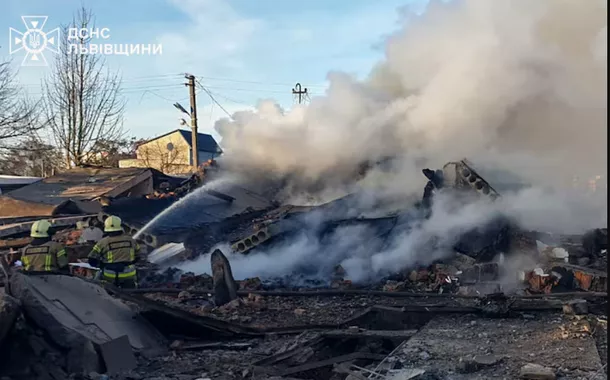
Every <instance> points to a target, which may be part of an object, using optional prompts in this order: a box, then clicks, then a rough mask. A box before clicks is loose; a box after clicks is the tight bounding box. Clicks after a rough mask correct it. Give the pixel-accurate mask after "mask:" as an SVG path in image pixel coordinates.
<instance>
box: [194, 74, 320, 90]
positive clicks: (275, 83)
mask: <svg viewBox="0 0 610 380" xmlns="http://www.w3.org/2000/svg"><path fill="white" fill-rule="evenodd" d="M197 77H199V78H203V79H209V80H217V81H222V82H234V83H251V84H264V85H268V86H292V84H290V83H278V82H261V81H252V80H238V79H230V78H218V77H208V76H204V75H197ZM207 87H209V86H207ZM308 87H319V88H326V86H324V85H308Z"/></svg>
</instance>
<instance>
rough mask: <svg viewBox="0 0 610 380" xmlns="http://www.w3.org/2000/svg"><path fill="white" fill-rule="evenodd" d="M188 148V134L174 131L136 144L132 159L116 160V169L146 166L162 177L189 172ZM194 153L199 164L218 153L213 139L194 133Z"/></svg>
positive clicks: (189, 147) (220, 152)
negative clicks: (196, 154) (134, 154)
mask: <svg viewBox="0 0 610 380" xmlns="http://www.w3.org/2000/svg"><path fill="white" fill-rule="evenodd" d="M192 149H193V144H192V135H191V131H187V130H183V129H176V130H175V131H172V132H169V133H166V134H164V135H162V136H159V137H155V138H154V139H152V140H148V141H146V142H145V143H143V144H140V146H138V148H137V149H136V158H135V159H127V160H121V161H119V167H120V168H127V167H139V168H141V167H149V168H153V169H157V170H159V171H161V172H163V173H166V174H184V173H188V172H189V171H190V170H191V165H192V161H193V160H192V157H193V155H192V154H191V151H192ZM197 151H198V161H199V163H200V164H201V163H202V162H205V161H207V160H209V159H214V158H217V157H218V156H220V155H221V154H222V150H221V149H220V147H219V146H218V144H217V143H216V140H214V137H212V136H211V135H207V134H205V133H198V134H197Z"/></svg>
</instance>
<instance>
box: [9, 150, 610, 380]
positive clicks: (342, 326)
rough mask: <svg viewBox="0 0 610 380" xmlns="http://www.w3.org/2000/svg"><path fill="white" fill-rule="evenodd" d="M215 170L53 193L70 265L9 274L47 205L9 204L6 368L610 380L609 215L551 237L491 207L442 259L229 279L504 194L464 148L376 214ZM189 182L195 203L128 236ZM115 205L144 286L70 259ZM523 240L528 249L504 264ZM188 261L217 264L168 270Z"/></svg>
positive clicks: (160, 376) (336, 379)
mask: <svg viewBox="0 0 610 380" xmlns="http://www.w3.org/2000/svg"><path fill="white" fill-rule="evenodd" d="M219 170H220V169H219V168H218V167H217V165H216V163H215V162H208V163H206V164H204V165H203V166H202V168H201V170H200V171H199V172H198V173H196V174H194V175H193V176H192V177H191V178H188V179H184V180H179V179H175V178H171V177H164V176H162V175H160V173H153V174H154V175H153V176H151V181H152V182H151V185H152V187H153V189H154V190H153V191H149V192H148V194H142V193H141V191H137V190H136V187H137V186H139V188H140V189H141V188H142V186H143V185H142V184H141V182H138V183H136V184H134V185H133V186H134V188H133V189H132V190H129V189H125V185H121V186H123V187H122V188H121V192H119V190H114V192H113V190H110V191H107V192H106V193H105V194H109V193H111V192H112V193H113V194H116V196H113V197H110V196H107V195H104V194H102V195H99V194H98V195H96V196H95V197H92V198H91V199H81V200H79V201H78V202H70V201H68V202H64V203H62V204H61V205H58V206H54V209H53V211H52V213H51V215H49V218H51V219H53V225H54V227H55V228H56V233H55V235H54V239H56V240H59V241H62V242H63V243H64V244H66V246H67V247H68V252H69V258H70V262H71V263H73V264H76V265H74V266H73V268H72V269H73V272H72V274H71V275H54V274H49V275H38V276H31V275H25V274H23V273H21V272H19V271H15V270H14V268H13V265H14V263H15V262H16V261H17V260H19V249H20V248H21V247H23V246H25V245H26V244H28V242H29V238H28V237H27V231H28V230H29V228H30V226H31V223H33V221H34V220H36V219H39V218H40V216H33V215H32V216H19V217H5V218H2V219H1V220H2V222H1V223H2V224H1V225H0V252H1V253H2V259H1V260H0V262H1V263H2V275H1V276H2V280H3V283H4V286H3V288H0V351H1V355H0V378H1V379H2V380H9V379H13V380H17V379H36V380H38V379H40V380H42V379H45V380H46V379H53V380H59V379H92V380H93V379H134V380H136V379H141V380H145V379H149V380H153V379H155V380H196V379H214V380H215V379H268V380H270V379H275V380H281V379H284V380H288V379H315V380H327V379H328V380H331V379H332V380H345V379H349V380H354V379H420V380H421V379H491V378H506V379H509V378H511V379H512V378H523V379H602V378H604V379H605V378H606V356H607V338H606V335H607V334H606V331H607V313H606V310H607V309H606V308H607V272H606V266H607V261H606V260H607V228H599V229H596V230H593V231H589V232H588V233H586V234H584V235H582V236H574V235H565V236H557V235H549V234H545V233H543V232H536V231H523V230H521V229H520V228H519V226H518V225H516V224H515V223H514V222H513V221H512V220H509V219H507V218H504V217H502V216H498V217H497V218H495V219H492V220H491V222H490V223H488V224H487V225H485V226H483V227H479V228H476V229H472V230H471V231H466V232H464V233H462V234H461V235H460V236H459V238H458V239H456V240H455V241H453V242H452V244H451V247H449V248H450V250H451V252H452V254H451V255H449V256H444V258H443V259H442V260H434V261H430V262H421V263H417V262H416V263H414V264H412V265H410V266H408V267H400V266H399V265H397V267H396V268H395V270H394V271H392V272H390V273H386V274H384V276H383V278H381V279H380V278H379V277H376V278H374V277H371V279H369V280H367V281H359V282H356V281H351V280H350V275H349V273H347V271H346V269H345V268H343V267H342V266H341V265H340V259H341V258H342V257H343V256H341V254H337V255H336V257H337V258H338V260H339V261H338V262H336V263H329V262H325V263H324V265H320V264H319V263H316V262H310V263H304V264H302V265H299V266H297V269H295V270H293V271H291V272H290V273H284V275H283V276H281V277H278V276H275V277H268V276H267V277H265V276H259V277H251V278H245V279H244V278H239V279H236V278H235V277H234V272H233V270H232V268H231V258H232V257H238V256H240V255H247V256H250V255H252V256H253V257H255V255H265V254H266V253H267V252H270V251H273V250H278V249H280V250H281V249H282V247H284V246H285V245H286V244H287V242H290V241H292V240H294V239H295V238H297V237H298V236H305V237H306V238H307V239H312V240H315V241H316V242H317V244H319V248H320V249H322V250H328V249H333V250H334V251H335V252H336V251H339V250H340V249H341V247H335V246H333V244H334V242H335V240H334V239H333V234H335V232H336V231H338V230H341V229H345V228H350V227H354V226H356V227H358V226H360V227H363V231H366V234H367V235H366V241H367V243H366V247H365V248H366V250H367V251H370V254H371V255H373V254H374V253H375V252H379V251H383V250H385V249H387V246H388V244H391V242H392V241H393V240H395V239H396V237H397V236H401V234H404V233H405V232H408V231H409V230H410V229H412V228H415V227H416V226H417V225H418V223H421V221H423V220H426V219H427V218H429V217H430V213H431V207H432V204H433V202H434V201H435V197H437V196H438V194H441V193H443V192H453V193H458V194H465V196H478V197H488V198H489V199H491V200H493V199H496V198H498V197H501V194H500V193H499V192H498V191H496V189H494V187H493V186H492V184H490V183H488V182H487V181H486V180H485V179H484V178H482V177H481V176H480V175H479V174H478V173H477V171H476V170H475V169H474V168H473V166H472V164H470V163H469V162H468V161H466V160H462V161H457V162H451V163H448V164H446V165H445V166H444V167H443V168H442V169H438V170H430V169H424V170H423V174H424V176H425V177H426V178H427V179H428V182H427V184H426V186H425V189H424V192H423V197H422V199H421V201H420V202H418V203H417V204H415V205H413V206H412V207H410V208H408V209H402V210H398V211H396V210H394V212H392V213H386V214H383V215H379V212H376V213H372V212H371V211H372V210H380V209H383V206H384V205H383V204H382V202H381V201H379V200H377V199H375V198H374V197H373V198H367V199H368V200H367V202H365V203H366V204H363V202H362V197H361V196H360V195H359V194H353V195H349V196H346V197H343V198H340V199H337V200H335V201H333V202H330V203H327V204H323V205H320V206H293V205H286V204H278V203H277V202H274V201H273V200H272V197H269V196H266V195H265V194H262V193H260V192H253V191H251V190H250V189H245V188H242V187H239V186H230V187H228V188H223V189H222V190H218V189H214V190H212V189H211V188H212V187H210V188H208V186H206V184H209V183H210V182H212V181H213V180H214V178H215V175H217V174H218V171H219ZM138 178H143V177H138ZM38 186H40V185H38ZM25 189H26V190H27V186H26V187H25ZM38 191H40V190H38ZM189 194H193V195H192V196H190V198H191V200H190V202H191V203H189V206H188V207H183V208H179V205H177V206H176V209H179V212H176V213H174V214H169V215H167V217H165V218H160V219H159V220H158V222H157V223H153V224H152V225H149V226H147V228H146V229H145V230H144V231H142V232H141V233H139V234H138V232H139V231H140V230H141V229H142V228H143V227H144V226H145V225H146V224H147V223H149V222H150V221H151V220H152V219H153V218H154V217H155V216H156V215H158V214H159V213H160V212H161V211H163V210H164V209H166V208H167V207H169V206H170V205H172V204H173V203H175V202H180V201H181V199H184V198H185V197H186V196H189ZM134 195H135V196H134ZM8 196H9V197H10V193H9V194H8ZM370 199H373V200H372V201H371V200H370ZM10 202H13V200H10ZM20 202H21V201H20ZM108 215H117V216H119V217H121V218H122V220H123V222H124V228H125V229H126V230H127V231H128V232H129V233H130V234H132V235H136V234H138V235H137V236H138V238H139V239H140V242H141V244H142V245H143V246H144V247H145V251H146V254H145V256H146V260H143V261H142V262H141V263H140V264H139V268H138V272H139V275H138V277H139V279H140V287H139V288H138V289H133V290H122V289H117V288H115V287H113V286H110V285H107V284H103V283H99V282H97V281H95V280H93V276H92V273H91V272H90V271H89V270H88V269H86V268H81V267H79V266H78V263H79V261H82V260H83V259H85V258H86V256H87V254H88V253H89V251H90V249H91V247H92V243H90V242H87V241H86V239H83V238H82V237H83V234H84V233H85V232H84V231H85V230H86V227H87V226H88V225H92V224H95V223H96V221H103V220H104V218H105V217H106V216H108ZM435 244H437V242H436V241H435V240H434V239H431V240H430V241H426V242H425V244H421V245H420V246H418V249H421V250H423V252H424V253H425V252H427V250H429V251H430V252H433V251H434V250H436V249H438V247H437V246H435ZM219 246H222V247H228V248H223V249H224V250H225V252H223V251H222V250H220V249H216V248H217V247H219ZM445 248H446V247H445ZM212 251H213V252H212ZM209 252H212V253H211V254H209ZM515 254H519V255H522V256H523V255H525V256H526V257H529V258H530V259H531V260H530V262H531V264H529V265H525V266H522V267H519V268H514V266H510V265H507V263H508V262H510V258H511V256H512V255H515ZM423 256H426V255H425V254H424V255H423ZM194 260H197V261H198V262H202V261H206V262H207V263H209V268H210V271H209V273H192V272H188V271H184V270H180V269H178V267H181V268H185V267H188V265H185V263H189V262H192V261H194Z"/></svg>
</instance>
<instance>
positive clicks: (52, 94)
mask: <svg viewBox="0 0 610 380" xmlns="http://www.w3.org/2000/svg"><path fill="white" fill-rule="evenodd" d="M69 28H76V29H77V30H83V29H88V30H91V29H95V22H94V19H93V14H92V13H91V12H90V11H88V10H86V9H85V8H81V9H80V10H79V11H78V12H77V14H76V16H75V17H74V18H73V20H72V23H71V24H70V25H68V26H64V27H63V28H62V29H63V36H62V44H61V45H60V51H59V54H57V55H56V60H55V66H54V67H53V70H52V73H51V74H50V76H49V77H48V78H46V79H45V81H44V84H43V93H44V110H45V113H46V116H47V117H48V118H49V119H50V121H49V126H50V128H51V129H52V131H53V135H54V137H55V139H56V143H57V145H58V146H60V147H61V148H62V149H63V151H64V152H65V156H66V160H67V164H68V166H72V165H80V164H83V163H87V162H88V161H89V160H90V159H91V157H93V156H94V155H93V154H92V152H93V150H94V147H95V145H96V143H97V142H98V141H99V140H102V139H104V140H107V141H108V140H120V139H121V138H122V137H123V111H124V109H125V101H124V99H123V98H122V97H121V95H120V93H119V91H120V87H121V77H120V75H119V74H118V73H113V72H111V71H110V70H108V69H107V68H106V62H105V60H104V58H103V56H102V55H96V54H81V48H84V49H88V48H89V43H90V42H91V38H90V37H89V36H85V37H86V38H81V37H82V36H80V35H79V36H78V37H79V38H77V39H75V40H74V39H68V38H69V35H68V29H69ZM72 45H76V49H74V47H73V46H72Z"/></svg>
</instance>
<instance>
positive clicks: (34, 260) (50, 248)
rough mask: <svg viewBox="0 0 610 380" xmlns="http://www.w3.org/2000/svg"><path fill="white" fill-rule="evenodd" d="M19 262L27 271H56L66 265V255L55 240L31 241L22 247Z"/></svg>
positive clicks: (64, 250)
mask: <svg viewBox="0 0 610 380" xmlns="http://www.w3.org/2000/svg"><path fill="white" fill-rule="evenodd" d="M21 262H22V263H23V267H24V269H25V270H26V271H27V272H57V271H59V270H60V269H64V268H66V267H67V266H68V255H66V249H65V248H64V247H63V246H62V245H61V244H59V243H57V242H54V241H45V242H43V243H35V242H33V243H31V244H28V245H27V246H25V248H23V251H22V253H21Z"/></svg>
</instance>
